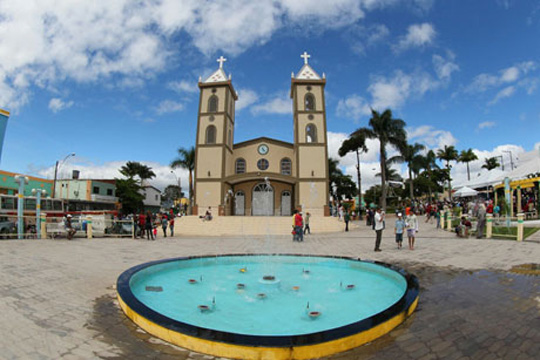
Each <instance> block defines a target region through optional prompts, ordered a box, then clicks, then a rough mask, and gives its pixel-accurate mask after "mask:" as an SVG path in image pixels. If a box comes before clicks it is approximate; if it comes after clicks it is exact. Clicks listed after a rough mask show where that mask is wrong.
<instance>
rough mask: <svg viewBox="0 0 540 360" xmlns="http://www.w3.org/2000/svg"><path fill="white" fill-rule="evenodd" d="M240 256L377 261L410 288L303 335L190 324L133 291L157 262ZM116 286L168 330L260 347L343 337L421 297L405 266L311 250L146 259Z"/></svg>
mask: <svg viewBox="0 0 540 360" xmlns="http://www.w3.org/2000/svg"><path fill="white" fill-rule="evenodd" d="M239 256H291V257H293V256H294V257H318V258H329V259H341V260H350V261H358V262H363V263H369V264H376V265H379V266H382V267H385V268H387V269H390V270H394V271H395V272H396V273H398V274H400V275H401V276H403V278H404V279H405V281H406V283H407V289H406V290H405V293H404V294H403V296H402V297H401V298H400V299H399V300H398V301H397V302H396V303H394V304H393V305H392V306H390V307H389V308H387V309H385V310H383V311H381V312H379V313H377V314H374V315H372V316H370V317H368V318H365V319H363V320H361V321H358V322H354V323H351V324H347V325H344V326H341V327H337V328H333V329H328V330H324V331H320V332H315V333H310V334H301V335H276V336H272V335H247V334H238V333H233V332H226V331H219V330H214V329H210V328H204V327H200V326H195V325H191V324H187V323H184V322H181V321H178V320H174V319H171V318H169V317H167V316H165V315H163V314H161V313H159V312H157V311H155V310H153V309H151V308H149V307H148V306H146V305H144V304H143V303H142V302H141V301H139V300H138V299H137V297H136V296H135V295H134V294H133V292H132V291H131V287H130V280H131V278H132V277H133V276H134V275H135V274H136V273H137V272H139V271H141V270H143V269H145V268H147V267H150V266H154V265H158V264H163V263H167V262H173V261H182V260H192V259H203V258H216V257H239ZM116 290H117V292H118V295H119V297H120V298H121V299H122V301H123V302H124V303H125V304H126V305H127V306H128V307H129V308H130V309H131V310H133V311H134V312H135V313H137V314H138V315H140V316H142V317H144V318H146V319H147V320H149V321H151V322H153V323H154V324H157V325H159V326H162V327H164V328H166V329H168V330H171V331H175V332H178V333H181V334H184V335H187V336H193V337H196V338H200V339H204V340H209V341H217V342H223V343H227V344H233V345H239V346H259V347H261V346H262V347H292V346H305V345H315V344H320V343H324V342H328V341H332V340H337V339H341V338H344V337H347V336H351V335H355V334H358V333H361V332H363V331H367V330H369V329H371V328H373V327H375V326H377V325H380V324H382V323H384V322H386V321H388V320H390V319H391V318H393V317H394V316H396V315H398V314H401V313H402V312H407V311H408V310H409V308H410V307H411V305H412V304H413V303H414V302H415V300H416V299H417V298H418V295H419V291H420V286H419V282H418V278H417V277H416V276H414V275H413V274H410V273H409V272H407V271H406V270H405V269H403V268H400V267H398V266H396V265H393V264H388V263H384V262H381V261H376V260H362V259H360V258H356V257H347V256H336V255H309V254H291V253H257V254H246V253H242V254H220V255H197V256H184V257H176V258H168V259H161V260H155V261H150V262H146V263H143V264H139V265H136V266H133V267H131V268H129V269H127V270H126V271H124V272H123V273H122V274H121V275H120V276H119V277H118V280H117V283H116Z"/></svg>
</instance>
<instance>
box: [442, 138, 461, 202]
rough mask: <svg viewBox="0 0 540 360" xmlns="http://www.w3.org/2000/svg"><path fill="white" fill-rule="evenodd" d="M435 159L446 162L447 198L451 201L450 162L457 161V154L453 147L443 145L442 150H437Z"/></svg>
mask: <svg viewBox="0 0 540 360" xmlns="http://www.w3.org/2000/svg"><path fill="white" fill-rule="evenodd" d="M437 157H438V158H439V159H440V160H444V161H446V171H447V172H448V198H449V199H450V201H452V178H451V177H450V169H452V167H451V166H450V161H457V159H458V157H459V156H458V152H457V150H456V148H454V146H453V145H450V146H448V145H444V148H443V149H439V150H437Z"/></svg>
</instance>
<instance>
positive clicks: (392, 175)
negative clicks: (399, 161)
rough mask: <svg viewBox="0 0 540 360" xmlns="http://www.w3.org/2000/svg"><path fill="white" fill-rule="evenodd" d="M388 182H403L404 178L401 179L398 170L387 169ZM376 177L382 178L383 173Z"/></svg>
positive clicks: (377, 174)
mask: <svg viewBox="0 0 540 360" xmlns="http://www.w3.org/2000/svg"><path fill="white" fill-rule="evenodd" d="M385 173H386V180H387V181H388V180H390V181H403V178H402V177H401V175H399V173H398V171H397V170H396V169H392V168H388V167H387V168H386V171H385ZM375 176H376V177H381V176H382V171H381V172H378V173H376V174H375Z"/></svg>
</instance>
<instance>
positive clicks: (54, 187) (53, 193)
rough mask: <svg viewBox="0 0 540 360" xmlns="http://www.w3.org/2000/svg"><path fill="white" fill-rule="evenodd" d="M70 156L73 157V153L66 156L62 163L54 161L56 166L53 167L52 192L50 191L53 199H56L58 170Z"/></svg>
mask: <svg viewBox="0 0 540 360" xmlns="http://www.w3.org/2000/svg"><path fill="white" fill-rule="evenodd" d="M70 156H75V153H71V154H68V155H66V157H65V158H64V160H62V161H58V160H56V165H55V166H54V182H53V190H52V197H53V198H55V197H56V176H57V174H58V168H59V167H61V166H62V165H63V164H64V163H65V162H66V160H67V159H68V158H69V157H70Z"/></svg>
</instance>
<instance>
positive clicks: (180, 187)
mask: <svg viewBox="0 0 540 360" xmlns="http://www.w3.org/2000/svg"><path fill="white" fill-rule="evenodd" d="M171 174H173V175H174V178H175V179H176V183H177V184H178V190H179V191H180V200H182V179H180V178H179V177H178V176H176V173H175V172H174V171H172V170H171Z"/></svg>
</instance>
